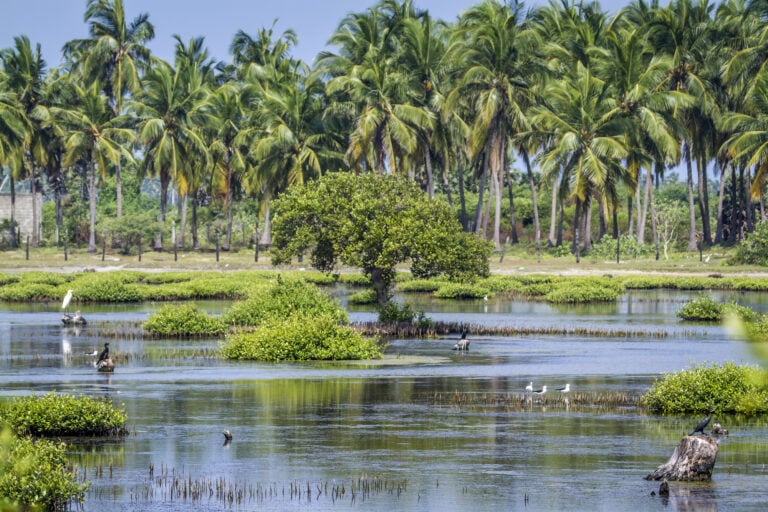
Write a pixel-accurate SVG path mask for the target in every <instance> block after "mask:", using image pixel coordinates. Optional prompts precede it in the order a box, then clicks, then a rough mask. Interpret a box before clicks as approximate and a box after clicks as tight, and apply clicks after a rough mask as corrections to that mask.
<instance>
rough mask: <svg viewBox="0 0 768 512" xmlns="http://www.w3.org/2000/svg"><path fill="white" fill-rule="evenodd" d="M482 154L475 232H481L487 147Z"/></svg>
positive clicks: (486, 170) (486, 169) (486, 172)
mask: <svg viewBox="0 0 768 512" xmlns="http://www.w3.org/2000/svg"><path fill="white" fill-rule="evenodd" d="M485 149H486V151H485V154H484V155H483V173H482V174H481V175H480V188H479V190H478V194H477V207H476V208H475V221H474V226H472V227H473V229H474V231H475V233H478V234H479V233H482V223H481V222H480V220H481V215H482V214H483V195H484V194H485V182H486V181H487V180H488V147H487V145H486V148H485Z"/></svg>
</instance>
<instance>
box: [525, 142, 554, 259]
mask: <svg viewBox="0 0 768 512" xmlns="http://www.w3.org/2000/svg"><path fill="white" fill-rule="evenodd" d="M520 153H521V154H522V155H523V162H524V163H525V170H526V173H527V174H528V186H529V187H530V189H531V207H532V208H533V240H534V243H535V244H536V250H537V251H538V250H540V249H541V224H540V223H539V203H538V201H537V200H536V180H535V179H534V178H533V169H531V159H530V158H529V157H528V151H527V150H526V149H522V150H521V151H520ZM552 211H553V212H554V210H552Z"/></svg>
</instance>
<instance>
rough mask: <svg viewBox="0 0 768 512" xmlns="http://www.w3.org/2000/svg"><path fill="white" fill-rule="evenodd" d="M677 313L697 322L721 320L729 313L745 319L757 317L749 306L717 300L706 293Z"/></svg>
mask: <svg viewBox="0 0 768 512" xmlns="http://www.w3.org/2000/svg"><path fill="white" fill-rule="evenodd" d="M676 314H677V316H679V317H680V318H682V319H683V320H691V321H697V322H721V321H722V320H723V319H724V318H725V316H726V315H729V314H735V315H737V316H739V317H740V318H741V319H742V320H745V321H752V320H754V319H755V318H756V313H755V312H754V311H752V310H751V309H750V308H748V307H745V306H740V305H738V304H736V303H733V302H729V303H720V302H716V301H715V300H713V299H711V298H709V297H708V296H706V295H702V296H700V297H697V298H695V299H693V300H692V301H690V302H687V303H686V304H685V305H684V306H683V307H682V308H681V309H680V310H679V311H678V312H677V313H676Z"/></svg>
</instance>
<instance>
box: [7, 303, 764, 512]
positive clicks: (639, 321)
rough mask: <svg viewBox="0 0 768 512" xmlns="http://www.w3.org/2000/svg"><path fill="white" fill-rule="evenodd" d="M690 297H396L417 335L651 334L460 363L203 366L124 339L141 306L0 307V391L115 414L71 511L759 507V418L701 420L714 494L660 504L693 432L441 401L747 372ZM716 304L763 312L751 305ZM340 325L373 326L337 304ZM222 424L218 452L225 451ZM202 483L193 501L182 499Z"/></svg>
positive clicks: (455, 357)
mask: <svg viewBox="0 0 768 512" xmlns="http://www.w3.org/2000/svg"><path fill="white" fill-rule="evenodd" d="M337 292H338V294H339V297H340V299H341V300H342V302H343V303H344V304H346V302H345V292H344V291H343V290H337ZM693 296H695V294H686V293H681V292H674V293H673V292H665V291H661V292H656V291H654V292H631V293H628V294H626V295H625V296H624V297H623V298H622V300H621V301H620V302H619V303H617V304H610V305H598V306H580V307H553V306H550V305H546V304H539V303H525V302H514V301H508V300H502V299H499V300H494V299H492V300H490V301H488V302H487V303H484V302H482V301H474V302H453V301H451V302H448V301H437V300H434V299H431V298H429V297H424V296H417V297H413V296H408V297H407V299H405V300H407V301H408V302H409V303H411V304H412V305H413V306H414V307H415V308H416V309H423V310H424V311H425V312H427V314H428V316H430V317H432V318H434V319H436V320H448V321H462V322H468V323H478V324H479V323H484V324H494V325H517V326H519V325H530V326H546V325H558V326H562V325H566V326H571V327H590V328H607V329H633V330H638V331H643V332H647V333H656V332H664V333H666V334H667V335H666V336H664V337H660V336H654V335H652V334H648V335H647V336H637V337H629V338H610V337H588V336H568V337H563V336H539V335H536V336H533V335H532V336H509V337H497V336H470V337H471V338H472V345H471V350H470V351H469V352H468V353H465V354H458V353H456V352H453V351H451V350H450V347H451V346H452V345H453V343H454V342H455V338H456V336H451V337H446V338H443V339H436V340H393V341H392V342H391V343H390V344H389V346H388V347H387V358H386V360H385V363H386V364H370V363H295V364H287V363H286V364H259V363H249V362H244V363H243V362H238V363H232V362H227V361H221V360H217V359H214V358H211V357H209V356H207V355H206V350H207V351H208V352H210V351H212V350H213V349H215V348H216V346H217V342H216V341H215V340H201V341H186V340H182V341H178V340H153V341H144V340H142V339H141V336H140V335H138V334H137V333H136V328H135V326H136V325H137V324H138V323H139V322H141V321H143V320H144V319H145V318H146V316H147V315H148V314H149V312H150V311H151V310H152V305H149V304H146V305H140V306H119V307H104V308H101V307H94V308H83V310H84V311H83V314H84V315H85V316H86V317H87V318H88V319H89V321H90V322H91V324H90V325H89V326H86V327H84V328H82V329H78V330H75V329H71V328H63V327H61V326H60V325H59V323H60V322H59V318H60V313H59V311H58V310H57V309H56V306H55V305H52V306H46V305H23V306H20V305H4V306H2V310H0V384H1V386H0V395H2V396H6V397H8V396H18V395H26V394H30V393H42V392H47V391H52V390H55V391H59V392H69V393H83V394H86V395H90V396H99V397H101V396H103V397H107V398H110V399H112V400H114V401H115V402H117V403H121V404H125V408H126V410H127V412H128V416H129V418H130V419H129V427H130V429H131V430H132V432H133V433H132V434H131V435H129V436H127V437H126V438H125V439H122V440H110V441H106V442H105V441H94V440H79V441H77V442H75V443H74V444H73V445H72V449H71V450H72V451H71V457H72V460H73V461H74V462H75V463H76V464H77V465H78V466H79V467H80V468H82V470H81V471H82V472H84V476H85V477H86V478H87V479H89V480H91V481H92V482H93V485H92V487H91V490H90V491H89V492H88V494H87V497H86V502H85V505H84V508H85V510H86V511H101V510H112V511H122V510H125V511H129V510H131V511H132V510H146V511H168V510H275V511H277V510H301V511H306V510H311V511H320V510H329V511H330V510H334V511H336V510H372V511H387V512H390V511H392V510H414V511H432V510H439V511H440V512H452V511H465V510H489V511H490V510H493V511H496V510H531V511H554V510H589V511H602V510H605V511H633V512H636V511H646V510H647V511H657V510H658V511H661V510H664V511H667V510H675V511H689V510H690V511H694V510H695V511H699V510H705V511H731V510H733V511H745V510H765V509H766V507H767V506H768V486H766V481H767V480H766V476H767V473H768V470H767V469H766V467H765V463H766V462H768V450H767V449H766V435H767V434H768V422H766V421H765V420H744V419H741V418H737V417H722V418H715V420H716V421H719V422H721V423H722V424H723V425H724V426H725V427H726V428H729V429H730V430H731V435H730V436H728V437H727V438H725V439H724V440H723V442H722V444H721V448H720V453H719V456H718V462H717V465H716V468H715V475H714V479H713V481H712V482H711V483H708V484H673V485H672V486H671V487H672V495H671V496H670V497H669V499H666V500H662V499H661V498H660V497H659V496H652V495H651V492H652V491H655V490H657V489H658V483H656V482H646V481H645V480H643V476H645V475H646V474H647V473H649V472H650V471H652V470H653V469H654V468H655V467H656V466H658V465H659V464H661V463H663V462H665V461H666V459H667V458H668V457H669V456H670V455H671V453H672V450H673V448H674V446H675V445H676V444H677V442H678V441H679V439H680V438H681V437H682V435H683V434H685V433H686V432H687V431H690V430H691V429H692V426H693V425H695V423H696V421H697V420H698V419H699V418H697V417H679V416H676V417H661V416H651V415H646V414H643V413H642V412H641V411H639V410H638V409H636V408H614V409H597V408H576V407H565V406H564V405H563V404H562V402H560V401H559V400H551V399H550V402H549V403H546V402H544V403H538V402H536V401H533V402H532V403H530V402H529V403H525V404H524V405H523V406H519V407H518V406H505V405H504V404H500V405H486V406H481V407H480V406H477V407H468V406H457V405H455V402H452V401H451V399H450V398H446V397H450V396H452V394H454V393H461V394H465V393H467V394H470V396H475V397H477V398H482V399H483V400H485V401H486V402H487V403H489V404H493V403H494V400H495V399H496V398H498V399H499V400H503V399H504V398H505V397H508V396H513V397H523V395H524V388H525V385H526V384H528V382H530V381H533V382H534V386H535V387H539V386H541V385H545V384H546V385H547V386H548V387H549V388H550V390H551V389H553V388H556V387H560V386H562V385H564V384H565V383H566V382H568V383H570V384H571V388H572V389H573V392H574V393H576V392H587V393H607V392H613V393H622V394H629V395H636V394H641V393H642V392H644V391H645V390H646V389H647V388H648V387H649V386H650V384H651V383H652V382H653V380H654V379H655V378H657V377H658V376H659V375H660V374H662V373H664V372H670V371H676V370H679V369H682V368H687V367H689V366H690V365H691V364H698V363H713V362H723V361H735V362H737V363H753V362H755V361H754V359H753V357H752V354H751V353H750V352H749V350H748V347H747V346H746V345H745V344H743V343H741V342H738V341H734V340H731V339H729V337H728V336H727V333H726V332H725V331H724V330H723V329H722V328H720V327H718V326H701V325H694V324H685V323H682V322H680V321H679V320H678V319H677V318H676V317H675V311H677V309H679V308H680V307H681V306H682V304H683V303H684V302H686V301H687V300H690V298H692V297H693ZM717 298H719V299H723V300H736V301H737V302H739V303H741V304H745V305H749V306H751V307H754V308H755V309H757V310H760V311H764V312H768V309H767V308H768V295H765V294H718V295H717ZM202 305H203V307H205V308H206V309H208V310H210V311H213V312H216V311H221V310H222V309H223V308H224V307H226V304H222V303H205V304H202ZM350 316H351V318H352V319H353V320H367V319H372V318H374V317H375V314H374V313H373V312H372V311H371V310H370V309H366V308H350ZM104 341H110V345H111V349H112V351H113V352H116V353H117V354H119V355H120V356H121V359H123V360H124V361H125V362H124V363H122V364H121V365H120V366H118V368H117V369H116V371H115V373H114V374H112V375H103V374H98V373H96V372H95V370H94V369H93V367H92V365H91V364H92V363H91V359H89V358H88V357H87V356H85V355H84V353H85V352H90V351H91V350H93V349H94V348H100V347H101V346H102V345H103V342H104ZM548 394H550V395H551V394H552V393H548ZM438 397H440V398H438ZM224 429H228V430H230V431H231V432H232V434H233V437H234V439H233V441H232V442H231V443H229V444H227V445H225V444H224V437H223V435H222V431H223V430H224ZM201 486H204V487H205V488H206V491H205V493H201V494H199V495H195V496H194V497H193V496H192V495H191V494H189V493H188V494H187V495H186V496H183V495H182V494H181V493H182V491H183V490H184V488H185V487H186V488H187V489H188V490H189V489H191V488H193V487H194V488H195V489H196V490H199V488H200V487H201ZM174 489H175V490H174ZM342 489H343V492H342Z"/></svg>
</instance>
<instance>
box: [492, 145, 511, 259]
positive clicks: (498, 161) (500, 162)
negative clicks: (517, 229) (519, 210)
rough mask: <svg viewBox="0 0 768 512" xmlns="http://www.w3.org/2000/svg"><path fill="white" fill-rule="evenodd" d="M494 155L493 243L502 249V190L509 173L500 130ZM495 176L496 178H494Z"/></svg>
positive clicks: (494, 147) (493, 151)
mask: <svg viewBox="0 0 768 512" xmlns="http://www.w3.org/2000/svg"><path fill="white" fill-rule="evenodd" d="M494 133H495V135H494V140H495V143H494V145H493V149H492V154H493V155H495V161H492V162H491V164H492V165H491V180H492V182H493V185H494V187H495V190H494V191H495V194H494V199H495V203H496V210H495V211H494V215H493V243H494V245H495V246H496V249H497V250H499V249H501V197H502V189H503V187H504V182H503V180H504V174H506V172H507V167H506V154H507V152H506V147H505V144H504V142H505V141H504V137H503V136H502V134H501V133H499V130H495V132H494ZM494 175H495V176H494Z"/></svg>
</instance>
